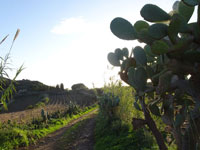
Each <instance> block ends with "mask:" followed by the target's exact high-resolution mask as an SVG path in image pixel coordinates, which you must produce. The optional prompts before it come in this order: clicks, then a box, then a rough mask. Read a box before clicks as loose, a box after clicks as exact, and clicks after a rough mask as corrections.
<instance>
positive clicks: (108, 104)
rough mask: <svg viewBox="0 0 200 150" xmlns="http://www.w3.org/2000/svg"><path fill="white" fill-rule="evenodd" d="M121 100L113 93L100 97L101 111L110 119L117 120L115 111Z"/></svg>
mask: <svg viewBox="0 0 200 150" xmlns="http://www.w3.org/2000/svg"><path fill="white" fill-rule="evenodd" d="M119 102H120V99H119V97H118V96H115V95H114V94H113V93H106V94H104V95H103V96H101V97H99V106H100V111H101V112H102V113H104V114H105V115H106V116H108V117H109V119H110V120H112V119H113V118H115V109H116V108H117V107H118V106H119Z"/></svg>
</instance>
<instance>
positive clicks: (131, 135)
mask: <svg viewBox="0 0 200 150" xmlns="http://www.w3.org/2000/svg"><path fill="white" fill-rule="evenodd" d="M103 91H104V94H110V93H112V94H113V95H115V96H112V97H111V101H112V98H115V97H119V99H120V102H119V105H117V106H112V110H113V111H112V113H114V115H110V116H108V115H105V114H106V113H103V112H105V111H109V110H107V108H108V107H107V106H106V105H101V106H105V108H104V107H100V111H99V114H98V118H97V123H96V129H95V133H96V144H95V150H131V149H136V150H147V149H152V150H156V149H157V148H154V147H153V145H154V140H153V137H152V136H151V134H149V132H147V129H146V128H144V129H140V130H137V131H134V130H133V128H132V118H133V117H136V118H140V117H141V116H142V114H141V113H140V112H138V111H135V110H134V107H133V102H134V98H133V92H134V91H133V90H132V89H131V88H130V87H126V86H123V85H122V83H121V82H120V81H114V80H110V82H109V83H107V84H105V85H104V88H103ZM106 101H108V100H107V99H106V100H105V102H106ZM113 101H114V99H113ZM102 102H103V100H102V99H101V101H100V103H102ZM106 104H108V105H109V103H108V102H107V103H106ZM113 107H114V108H113ZM101 109H105V110H101ZM110 117H111V118H110Z"/></svg>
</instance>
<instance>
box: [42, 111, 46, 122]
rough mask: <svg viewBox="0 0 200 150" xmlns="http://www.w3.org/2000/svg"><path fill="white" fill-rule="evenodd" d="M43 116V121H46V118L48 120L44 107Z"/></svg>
mask: <svg viewBox="0 0 200 150" xmlns="http://www.w3.org/2000/svg"><path fill="white" fill-rule="evenodd" d="M41 117H42V120H43V121H46V120H47V117H46V114H45V111H44V109H42V110H41Z"/></svg>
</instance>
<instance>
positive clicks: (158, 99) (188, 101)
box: [107, 0, 200, 150]
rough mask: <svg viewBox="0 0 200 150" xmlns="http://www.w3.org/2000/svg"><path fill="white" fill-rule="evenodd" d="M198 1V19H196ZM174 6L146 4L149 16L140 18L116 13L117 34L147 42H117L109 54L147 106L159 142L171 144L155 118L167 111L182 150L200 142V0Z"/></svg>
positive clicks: (113, 26)
mask: <svg viewBox="0 0 200 150" xmlns="http://www.w3.org/2000/svg"><path fill="white" fill-rule="evenodd" d="M195 7H197V8H198V11H197V21H196V22H192V23H190V22H189V20H190V18H191V16H192V15H193V12H194V9H195ZM172 8H173V9H172V11H171V12H169V13H167V12H165V11H164V10H163V9H161V8H160V7H158V6H156V5H153V4H146V5H145V6H144V7H143V8H142V9H141V11H140V14H141V16H142V17H143V18H144V21H143V20H139V21H136V22H135V23H134V24H132V23H130V22H129V21H127V20H126V19H124V18H120V17H117V18H114V19H113V20H112V22H111V24H110V29H111V31H112V33H113V34H114V35H115V36H117V37H118V38H120V39H123V40H138V41H139V42H142V43H144V44H145V45H144V47H141V46H136V47H134V48H133V49H132V50H130V51H128V49H127V48H123V49H119V48H117V49H116V50H115V51H114V52H111V53H109V54H108V57H107V58H108V61H109V62H110V64H112V65H113V66H116V67H119V68H120V72H119V75H120V77H121V79H122V80H123V81H124V82H126V83H127V84H129V85H130V86H132V87H133V88H134V89H135V91H136V93H135V97H136V98H135V100H136V101H135V103H134V106H135V107H136V109H138V110H142V111H143V112H144V116H145V122H146V123H147V125H148V126H149V128H150V129H151V131H152V133H153V134H154V136H155V137H156V139H157V143H158V145H159V148H160V149H167V147H166V146H165V143H164V142H163V141H162V140H163V139H162V137H161V135H159V133H158V132H159V131H158V129H157V128H156V125H155V124H154V125H153V124H151V123H150V122H152V121H153V119H152V117H151V115H156V116H158V117H161V119H162V120H163V122H164V123H165V124H166V125H167V127H168V128H170V132H171V133H172V135H173V136H174V138H175V141H176V144H177V149H178V150H194V149H198V148H199V147H198V145H200V143H199V140H198V139H199V138H200V134H199V131H198V128H199V127H200V126H199V125H200V110H199V106H200V1H199V0H182V1H176V2H175V3H174V5H173V7H172ZM149 22H150V23H149ZM145 97H148V101H147V100H145ZM139 108H140V109H139ZM155 130H156V131H155ZM183 130H184V132H183ZM172 140H173V139H172ZM188 141H190V143H188ZM170 142H171V141H170ZM185 143H186V144H185ZM163 145H164V146H163Z"/></svg>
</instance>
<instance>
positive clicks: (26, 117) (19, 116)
mask: <svg viewBox="0 0 200 150" xmlns="http://www.w3.org/2000/svg"><path fill="white" fill-rule="evenodd" d="M42 109H44V111H45V112H46V111H47V112H48V113H49V114H52V113H54V112H56V111H58V110H59V111H61V112H64V111H65V110H66V109H67V106H64V105H47V106H45V107H40V108H37V109H29V110H24V111H19V112H12V113H4V114H0V122H2V123H3V122H7V121H8V120H11V121H15V122H17V123H27V122H30V121H31V120H32V119H33V118H40V117H41V110H42Z"/></svg>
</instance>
